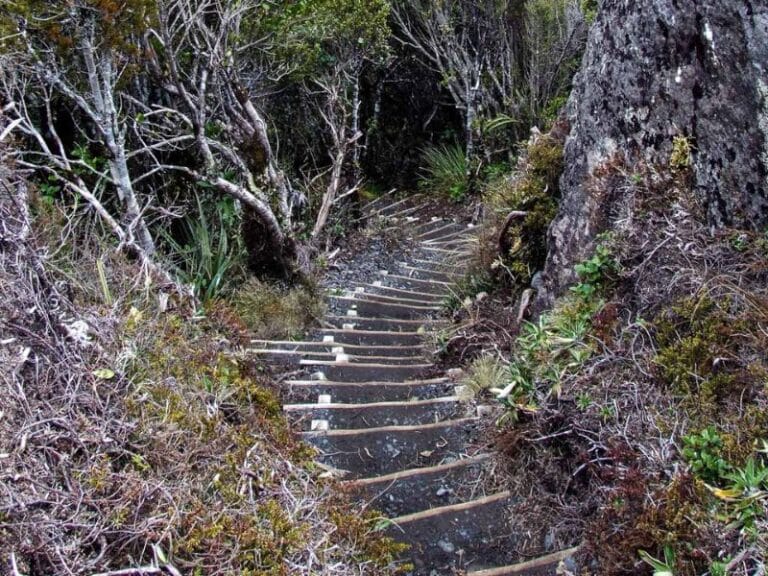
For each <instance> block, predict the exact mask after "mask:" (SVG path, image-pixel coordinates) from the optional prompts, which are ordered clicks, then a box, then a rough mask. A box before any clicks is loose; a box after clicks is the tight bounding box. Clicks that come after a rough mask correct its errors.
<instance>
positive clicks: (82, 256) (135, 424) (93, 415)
mask: <svg viewBox="0 0 768 576" xmlns="http://www.w3.org/2000/svg"><path fill="white" fill-rule="evenodd" d="M4 176H5V178H4V182H3V185H4V189H3V190H2V194H0V293H2V295H3V297H2V300H1V301H0V383H2V395H1V396H0V479H1V481H0V572H2V573H7V574H14V575H18V574H27V575H35V574H46V575H52V574H94V573H111V572H115V573H120V572H119V570H121V569H126V568H133V569H135V570H134V571H133V572H131V573H142V574H161V573H164V574H179V573H189V574H201V575H202V574H206V575H207V574H235V573H237V574H250V575H264V576H266V575H287V574H307V573H312V574H340V575H341V574H383V573H391V572H392V570H391V568H390V565H391V563H392V561H393V552H394V550H395V548H394V547H393V546H391V545H390V544H389V542H388V541H387V540H385V539H381V538H379V537H378V536H377V535H376V533H375V530H374V527H375V525H376V519H375V518H371V517H368V516H365V515H364V514H360V513H359V512H358V511H356V510H352V509H350V507H349V505H348V504H346V503H345V502H344V501H343V499H339V498H338V497H336V496H333V493H334V492H335V489H334V487H333V485H332V484H329V483H327V482H325V481H323V480H322V479H320V478H319V471H317V470H315V468H314V466H313V463H312V451H311V449H309V448H308V447H307V446H306V445H304V444H302V443H300V442H298V441H297V440H296V439H295V437H294V436H293V435H292V433H291V432H290V430H289V428H288V426H287V424H286V422H285V420H284V419H283V417H282V413H281V410H280V405H279V402H278V400H277V397H276V395H275V392H274V390H273V389H272V385H271V384H270V382H269V380H268V379H267V378H266V377H265V375H264V374H263V373H262V371H261V368H260V366H258V365H256V364H254V363H250V362H247V361H244V360H242V359H235V357H233V356H232V355H230V354H229V351H230V350H231V349H233V348H235V347H236V345H237V344H239V343H241V342H243V341H245V338H246V335H247V334H246V330H245V326H244V324H243V323H242V322H241V321H240V318H241V316H242V315H243V314H241V312H240V311H238V310H237V309H233V308H232V307H231V306H230V305H228V304H226V303H223V302H218V303H212V304H210V305H209V306H208V308H207V309H206V310H205V311H204V313H200V311H197V312H196V311H195V310H194V307H193V306H192V303H191V302H189V301H188V300H186V299H182V298H180V297H179V295H178V294H165V293H163V291H162V290H160V289H159V288H158V287H157V285H156V283H155V282H154V280H153V279H152V277H151V276H148V275H147V271H146V270H142V269H141V267H140V266H138V265H137V264H135V263H133V262H130V261H127V260H126V259H124V258H123V257H122V256H120V255H119V253H118V252H116V251H115V250H114V247H113V246H111V245H109V243H108V242H106V241H105V240H104V239H103V237H102V236H101V235H100V233H99V230H98V229H94V228H93V226H92V225H90V222H91V220H90V218H89V217H88V215H87V213H84V212H82V211H76V212H75V214H76V217H75V218H69V219H67V218H64V217H63V215H62V214H63V213H62V212H59V210H58V208H56V207H52V206H49V205H48V204H46V203H43V202H39V201H35V200H34V199H33V200H32V201H31V202H30V204H29V205H31V206H32V213H31V214H30V213H29V212H28V211H27V209H26V206H27V204H26V200H28V199H27V198H23V197H22V196H23V195H24V192H25V190H26V187H25V186H26V185H25V183H24V181H23V180H14V179H12V178H10V174H9V173H8V172H6V173H4ZM249 289H250V290H252V291H258V290H259V289H260V287H259V286H257V285H251V286H250V287H249ZM251 294H252V296H253V292H251ZM268 299H269V300H270V302H273V303H274V302H275V301H276V299H277V295H276V294H275V293H271V294H270V295H269V297H268ZM251 302H252V301H251V300H248V301H247V302H246V304H248V305H249V306H250V305H251ZM298 304H299V305H301V306H303V304H304V301H301V302H299V303H298ZM277 305H278V304H275V306H277ZM280 305H281V306H283V308H282V310H283V312H285V306H286V305H285V304H284V303H280ZM251 316H255V315H254V313H253V311H251ZM298 321H299V320H296V322H298ZM294 324H295V323H294V321H293V320H291V322H290V325H289V326H286V325H283V328H284V329H286V328H287V329H293V328H294V327H295V326H294ZM270 326H272V330H275V329H276V328H275V327H274V326H275V324H274V322H272V323H271V324H270Z"/></svg>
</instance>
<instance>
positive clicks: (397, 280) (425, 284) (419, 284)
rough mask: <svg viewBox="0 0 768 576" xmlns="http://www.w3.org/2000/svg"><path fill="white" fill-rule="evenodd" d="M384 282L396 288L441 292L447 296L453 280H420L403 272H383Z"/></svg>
mask: <svg viewBox="0 0 768 576" xmlns="http://www.w3.org/2000/svg"><path fill="white" fill-rule="evenodd" d="M381 279H382V283H383V284H385V285H386V286H392V287H394V288H405V289H413V290H419V291H421V292H429V293H431V294H440V295H442V296H446V295H447V294H449V293H450V290H451V287H452V286H453V284H452V283H451V282H441V281H438V280H419V279H418V278H409V277H408V276H403V275H401V274H381Z"/></svg>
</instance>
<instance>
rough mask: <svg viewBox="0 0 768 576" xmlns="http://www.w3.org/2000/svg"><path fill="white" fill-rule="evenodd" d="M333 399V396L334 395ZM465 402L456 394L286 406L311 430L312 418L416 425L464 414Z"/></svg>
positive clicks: (359, 424)
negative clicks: (408, 399)
mask: <svg viewBox="0 0 768 576" xmlns="http://www.w3.org/2000/svg"><path fill="white" fill-rule="evenodd" d="M331 400H332V401H333V398H332V397H331ZM464 409H465V408H464V406H463V405H462V404H461V403H460V402H459V399H458V398H457V397H455V396H446V397H443V398H435V399H431V400H414V401H410V402H409V401H396V402H372V403H367V404H357V403H353V404H341V403H329V404H286V405H285V406H283V410H284V411H285V412H287V413H289V416H290V418H291V420H292V421H294V422H297V423H298V426H299V428H301V429H302V430H311V429H312V428H311V422H312V421H318V420H324V421H326V422H327V423H328V426H329V428H330V429H331V430H334V429H353V428H380V427H382V426H416V425H418V424H432V423H434V422H442V421H443V420H449V419H451V418H456V417H459V416H461V412H463V411H464Z"/></svg>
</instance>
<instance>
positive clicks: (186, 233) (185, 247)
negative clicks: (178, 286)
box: [164, 196, 246, 302]
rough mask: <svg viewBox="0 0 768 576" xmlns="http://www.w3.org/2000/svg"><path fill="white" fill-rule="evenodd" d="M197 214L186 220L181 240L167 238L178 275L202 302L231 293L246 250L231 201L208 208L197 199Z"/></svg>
mask: <svg viewBox="0 0 768 576" xmlns="http://www.w3.org/2000/svg"><path fill="white" fill-rule="evenodd" d="M195 205H196V210H195V212H194V213H192V214H190V215H188V216H187V217H186V218H184V220H183V222H182V225H181V232H180V234H179V235H178V237H176V236H174V235H172V234H171V233H169V232H166V233H165V234H164V239H165V242H166V244H167V246H168V248H169V249H170V253H171V254H170V256H171V259H172V261H173V263H174V266H175V268H176V274H177V275H178V276H179V278H180V280H181V281H182V282H183V283H184V284H189V285H191V286H192V289H193V290H194V293H195V296H197V297H198V298H200V299H201V300H202V301H203V302H206V301H208V300H211V299H213V298H216V297H218V296H220V295H221V294H222V293H223V292H225V291H227V290H228V289H231V288H232V287H233V286H234V285H235V284H236V283H237V282H238V281H239V280H240V278H241V277H242V276H241V275H240V274H239V271H240V270H242V269H244V262H245V257H246V254H245V248H244V246H243V244H242V242H241V241H240V235H239V233H238V226H239V217H238V215H237V212H236V211H235V206H234V203H233V202H232V201H230V200H228V199H224V200H219V201H217V202H215V203H214V204H210V205H207V204H206V203H205V202H204V201H203V200H202V199H201V198H200V196H196V198H195Z"/></svg>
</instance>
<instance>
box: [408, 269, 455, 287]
mask: <svg viewBox="0 0 768 576" xmlns="http://www.w3.org/2000/svg"><path fill="white" fill-rule="evenodd" d="M399 272H400V274H402V275H403V276H407V277H408V278H419V279H421V280H438V281H440V282H447V283H449V284H450V283H452V282H453V281H454V279H455V278H456V276H457V275H456V274H449V273H447V272H443V271H440V270H428V269H426V268H419V267H417V266H411V265H410V264H401V265H400V270H399Z"/></svg>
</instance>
